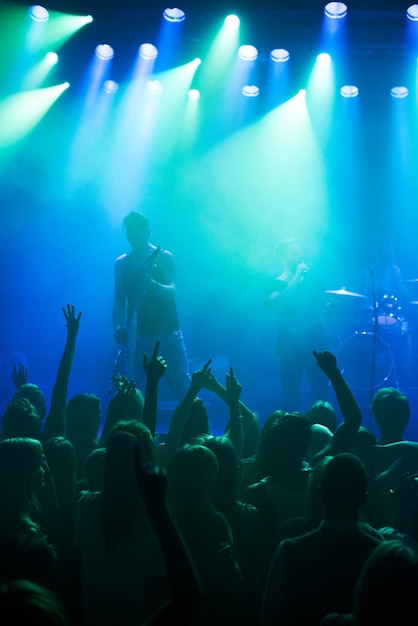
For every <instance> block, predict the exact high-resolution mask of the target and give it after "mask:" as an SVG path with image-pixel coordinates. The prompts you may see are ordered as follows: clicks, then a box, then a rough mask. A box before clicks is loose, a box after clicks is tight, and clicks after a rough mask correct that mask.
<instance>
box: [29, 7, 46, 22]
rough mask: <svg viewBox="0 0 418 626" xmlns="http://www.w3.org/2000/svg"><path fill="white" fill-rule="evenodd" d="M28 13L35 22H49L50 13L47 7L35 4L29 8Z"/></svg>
mask: <svg viewBox="0 0 418 626" xmlns="http://www.w3.org/2000/svg"><path fill="white" fill-rule="evenodd" d="M28 13H29V16H30V18H31V19H32V20H33V21H34V22H47V21H48V20H49V13H48V11H47V9H45V7H41V6H40V5H39V4H34V5H32V6H31V7H29V10H28Z"/></svg>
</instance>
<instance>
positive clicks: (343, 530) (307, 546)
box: [261, 453, 380, 626]
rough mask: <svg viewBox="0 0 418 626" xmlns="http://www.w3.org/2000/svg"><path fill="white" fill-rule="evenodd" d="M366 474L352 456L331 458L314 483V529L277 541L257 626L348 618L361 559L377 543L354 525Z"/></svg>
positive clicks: (346, 454) (367, 555)
mask: <svg viewBox="0 0 418 626" xmlns="http://www.w3.org/2000/svg"><path fill="white" fill-rule="evenodd" d="M367 479H368V477H367V471H366V468H365V467H364V464H363V463H362V462H361V461H360V460H359V459H358V458H357V457H356V456H354V455H353V454H350V453H343V454H338V455H336V456H334V457H333V458H332V459H330V461H329V462H328V463H327V464H326V465H325V467H324V471H323V474H322V479H321V483H320V493H321V499H322V502H323V506H324V519H323V521H322V522H321V524H320V526H319V528H317V529H316V530H313V531H312V532H309V533H307V534H305V535H302V536H301V537H298V538H295V539H286V540H284V541H282V543H281V544H280V545H279V547H278V549H277V550H276V552H275V554H274V557H273V560H272V564H271V568H270V572H269V576H268V580H267V585H266V589H265V594H264V602H263V609H262V619H261V623H262V625H263V626H267V625H269V624H272V625H273V624H275V625H276V624H280V625H284V626H286V625H288V624H295V625H298V626H301V625H302V624H307V625H308V624H309V625H312V626H313V625H318V624H320V622H321V619H322V618H323V617H324V616H325V615H327V614H328V613H334V612H338V613H349V612H350V611H351V607H352V596H353V592H354V588H355V585H356V582H357V580H358V577H359V575H360V573H361V570H362V568H363V566H364V563H365V562H366V560H367V558H368V557H369V556H370V554H371V553H372V552H373V550H374V548H376V547H377V546H378V545H379V544H380V541H379V539H377V538H376V536H372V535H371V534H369V533H368V532H367V531H366V530H365V529H363V528H362V527H361V526H360V525H359V512H360V509H361V507H362V505H364V503H365V502H366V500H367Z"/></svg>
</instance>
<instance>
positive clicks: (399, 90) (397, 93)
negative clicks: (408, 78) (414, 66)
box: [390, 87, 409, 98]
mask: <svg viewBox="0 0 418 626" xmlns="http://www.w3.org/2000/svg"><path fill="white" fill-rule="evenodd" d="M408 94H409V91H408V88H407V87H392V89H391V90H390V95H391V96H392V98H406V97H407V95H408Z"/></svg>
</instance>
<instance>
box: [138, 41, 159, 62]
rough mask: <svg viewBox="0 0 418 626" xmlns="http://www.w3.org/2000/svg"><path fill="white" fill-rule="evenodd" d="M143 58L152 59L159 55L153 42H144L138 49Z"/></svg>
mask: <svg viewBox="0 0 418 626" xmlns="http://www.w3.org/2000/svg"><path fill="white" fill-rule="evenodd" d="M138 52H139V56H140V57H141V59H146V60H147V61H152V60H153V59H156V58H157V56H158V50H157V48H156V47H155V46H154V45H153V44H152V43H142V44H141V45H140V46H139V49H138Z"/></svg>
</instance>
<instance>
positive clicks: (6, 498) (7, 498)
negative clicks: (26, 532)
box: [0, 437, 45, 526]
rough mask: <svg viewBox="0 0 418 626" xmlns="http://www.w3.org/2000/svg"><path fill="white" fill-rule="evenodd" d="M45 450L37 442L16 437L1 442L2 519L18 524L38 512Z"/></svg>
mask: <svg viewBox="0 0 418 626" xmlns="http://www.w3.org/2000/svg"><path fill="white" fill-rule="evenodd" d="M44 475H45V472H44V468H43V449H42V444H41V443H40V441H38V440H37V439H29V438H23V437H17V438H12V439H5V440H3V441H1V442H0V476H1V480H0V518H2V525H3V526H4V525H5V526H8V525H9V524H14V523H17V522H18V521H19V520H21V519H23V518H24V517H26V516H29V517H30V515H31V513H33V512H34V511H36V510H37V508H38V498H37V491H38V490H39V489H40V488H42V486H43V483H44Z"/></svg>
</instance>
